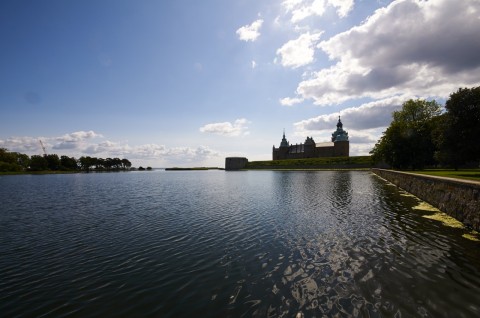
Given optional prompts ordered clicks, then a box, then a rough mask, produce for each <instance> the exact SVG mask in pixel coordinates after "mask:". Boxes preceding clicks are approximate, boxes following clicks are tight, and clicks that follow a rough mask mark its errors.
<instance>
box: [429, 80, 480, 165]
mask: <svg viewBox="0 0 480 318" xmlns="http://www.w3.org/2000/svg"><path fill="white" fill-rule="evenodd" d="M445 108H446V110H447V111H446V113H445V117H444V118H443V122H442V131H440V132H437V134H436V144H437V146H438V147H439V148H440V151H439V154H438V157H439V158H440V160H441V161H442V162H443V163H446V164H451V165H453V166H454V167H455V169H457V168H458V166H459V165H461V164H464V163H467V162H476V163H477V165H478V162H479V161H480V142H479V141H478V137H479V136H480V86H479V87H474V88H460V89H458V91H457V92H455V93H452V94H451V95H450V98H449V99H448V100H447V102H446V104H445Z"/></svg>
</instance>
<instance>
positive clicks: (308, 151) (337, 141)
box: [272, 116, 350, 160]
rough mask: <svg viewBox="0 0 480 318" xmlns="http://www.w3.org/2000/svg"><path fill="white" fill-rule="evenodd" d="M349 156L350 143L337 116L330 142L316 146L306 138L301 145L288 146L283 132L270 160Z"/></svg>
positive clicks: (311, 140) (310, 138)
mask: <svg viewBox="0 0 480 318" xmlns="http://www.w3.org/2000/svg"><path fill="white" fill-rule="evenodd" d="M349 154H350V142H349V141H348V132H346V131H345V130H343V124H342V121H341V120H340V116H338V123H337V130H335V131H334V132H333V134H332V142H325V143H320V144H317V143H315V141H314V140H313V137H307V139H306V140H305V142H304V143H303V144H295V145H290V144H289V142H288V141H287V139H286V138H285V131H284V132H283V138H282V141H281V142H280V147H278V148H275V145H274V146H273V150H272V159H273V160H282V159H301V158H320V157H348V156H349Z"/></svg>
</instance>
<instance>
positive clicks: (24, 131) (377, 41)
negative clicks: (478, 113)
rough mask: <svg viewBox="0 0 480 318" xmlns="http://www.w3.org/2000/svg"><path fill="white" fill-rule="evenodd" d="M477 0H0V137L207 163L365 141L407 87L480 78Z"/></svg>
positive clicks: (417, 91) (429, 95)
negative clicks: (304, 145) (340, 133)
mask: <svg viewBox="0 0 480 318" xmlns="http://www.w3.org/2000/svg"><path fill="white" fill-rule="evenodd" d="M478 30H480V1H479V0H459V1H458V0H435V1H420V0H402V1H373V0H371V1H370V0H369V1H367V0H363V1H355V0H285V1H273V0H262V1H258V0H238V1H224V0H204V1H194V0H176V1H173V0H172V1H133V0H132V1H122V0H115V1H113V0H112V1H63V0H59V1H54V0H46V1H22V0H17V1H13V0H5V1H1V2H0V48H1V49H0V114H1V117H0V118H1V119H0V147H4V148H7V149H9V150H11V151H19V152H23V153H27V154H30V155H32V154H41V153H42V150H41V148H40V144H39V142H38V140H39V139H41V140H42V141H43V143H44V144H45V145H46V148H47V152H49V153H57V154H59V155H63V154H65V155H71V156H75V157H77V158H78V157H80V156H82V155H89V156H96V157H104V158H106V157H121V158H128V159H130V160H131V161H132V163H133V165H134V166H139V165H150V166H153V167H170V166H205V165H208V166H223V164H224V158H225V157H227V156H245V157H247V158H249V159H250V160H268V159H271V148H272V146H273V145H274V144H275V145H276V146H278V145H279V143H280V140H281V137H282V133H283V129H285V131H286V135H287V139H288V140H289V141H290V142H291V143H300V142H303V141H304V140H305V138H306V137H307V136H313V137H314V139H315V141H316V142H324V141H329V136H330V135H331V133H332V132H333V131H334V129H335V124H336V121H337V119H338V115H342V121H343V124H344V129H346V130H347V131H348V132H349V135H350V141H351V145H350V148H351V155H364V154H368V152H369V151H370V150H371V148H372V147H373V145H374V144H375V142H376V141H377V140H378V138H379V137H380V135H381V133H382V131H384V130H385V128H386V127H387V126H388V125H389V123H390V120H391V112H392V111H394V110H396V109H399V107H400V106H401V104H402V102H403V101H405V100H407V99H409V98H426V99H436V100H437V101H439V102H440V103H443V102H444V101H445V99H446V98H448V96H449V94H451V93H452V92H454V91H456V90H457V89H458V88H459V87H473V86H479V85H480V75H479V74H480V37H479V36H478Z"/></svg>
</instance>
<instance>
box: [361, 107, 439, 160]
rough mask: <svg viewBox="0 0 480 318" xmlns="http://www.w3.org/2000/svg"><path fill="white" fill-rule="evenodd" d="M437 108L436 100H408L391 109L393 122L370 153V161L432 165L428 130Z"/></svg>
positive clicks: (431, 128) (435, 115)
mask: <svg viewBox="0 0 480 318" xmlns="http://www.w3.org/2000/svg"><path fill="white" fill-rule="evenodd" d="M440 114H441V107H440V105H439V104H438V103H437V102H436V101H426V100H421V99H417V100H408V101H406V102H405V103H403V105H402V109H401V110H399V111H395V112H393V121H392V123H391V124H390V126H389V127H388V128H387V130H386V131H385V132H384V133H383V136H382V137H381V138H380V140H379V141H378V142H377V144H376V145H375V147H374V148H373V150H372V151H371V152H370V154H371V155H372V157H373V159H374V161H376V162H379V161H385V162H386V163H388V164H389V165H391V166H392V167H394V168H399V169H406V168H409V167H410V168H412V169H422V168H423V167H424V166H425V165H430V164H434V162H435V160H434V154H435V144H434V142H433V138H432V131H433V130H434V127H435V118H436V117H438V116H440Z"/></svg>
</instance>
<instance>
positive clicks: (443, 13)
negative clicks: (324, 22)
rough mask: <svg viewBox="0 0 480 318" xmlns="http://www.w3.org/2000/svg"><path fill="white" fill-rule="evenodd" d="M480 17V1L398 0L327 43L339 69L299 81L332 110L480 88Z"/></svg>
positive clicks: (303, 91) (304, 93) (304, 94)
mask: <svg viewBox="0 0 480 318" xmlns="http://www.w3.org/2000/svg"><path fill="white" fill-rule="evenodd" d="M452 12H455V14H452ZM479 16H480V1H478V0H476V1H466V0H464V1H455V2H454V1H449V0H436V1H421V0H398V1H394V2H392V3H391V4H390V5H389V6H388V7H386V8H382V9H379V10H377V11H376V12H375V13H374V14H373V15H372V16H371V17H369V18H368V19H367V20H366V21H365V22H364V23H363V24H362V25H360V26H357V27H354V28H352V29H350V30H348V31H346V32H344V33H340V34H337V35H335V36H333V37H332V38H330V39H328V40H326V41H323V42H321V43H320V44H319V45H318V48H320V49H322V50H323V51H324V52H325V53H327V54H328V56H329V58H330V59H331V60H332V61H336V64H334V65H333V66H331V67H329V68H325V69H320V70H319V71H317V72H316V73H314V74H313V76H311V77H310V78H307V79H305V80H304V81H302V82H301V83H299V85H298V87H297V91H296V93H297V94H298V95H299V97H301V98H304V99H312V100H313V101H314V102H315V104H318V105H330V104H340V103H342V102H344V101H348V100H352V99H358V98H362V97H369V98H372V99H384V98H388V97H391V96H394V95H398V94H407V95H416V96H420V97H424V96H436V97H447V96H448V95H449V94H450V93H452V92H453V91H455V90H456V89H458V87H465V86H476V85H480V80H479V78H478V76H477V75H476V74H478V73H479V71H480V59H479V58H478V56H479V55H480V37H479V36H478V30H480V19H479Z"/></svg>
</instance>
